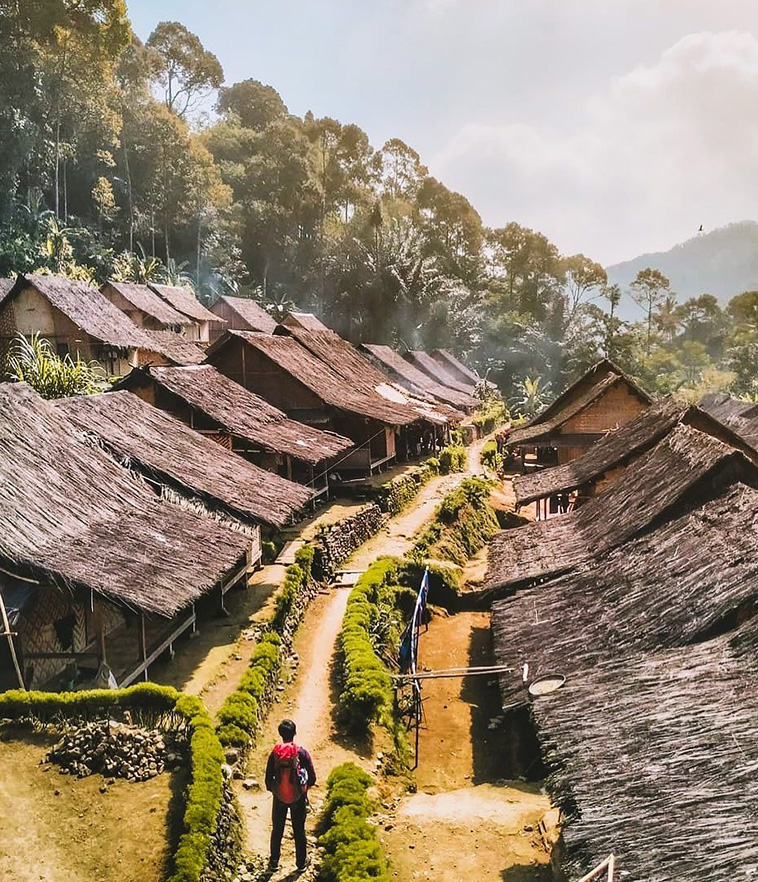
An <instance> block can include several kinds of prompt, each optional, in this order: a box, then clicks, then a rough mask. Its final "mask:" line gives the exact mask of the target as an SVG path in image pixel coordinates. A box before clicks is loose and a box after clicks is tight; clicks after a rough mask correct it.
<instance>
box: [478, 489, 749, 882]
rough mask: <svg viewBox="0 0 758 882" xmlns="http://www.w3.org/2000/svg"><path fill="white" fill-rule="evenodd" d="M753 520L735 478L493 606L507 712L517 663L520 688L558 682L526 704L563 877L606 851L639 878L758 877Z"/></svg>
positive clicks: (520, 695)
mask: <svg viewBox="0 0 758 882" xmlns="http://www.w3.org/2000/svg"><path fill="white" fill-rule="evenodd" d="M756 512H758V493H757V492H756V491H755V490H754V489H752V488H750V487H746V486H744V485H740V484H737V485H733V486H732V487H731V488H729V489H728V490H726V491H725V492H724V493H723V494H722V495H720V496H717V497H716V498H714V499H712V500H710V501H709V502H707V503H705V504H704V505H703V506H702V507H699V508H696V509H693V510H691V511H690V512H688V513H687V514H684V515H682V516H681V517H679V518H677V519H675V520H672V521H670V522H668V523H666V524H664V525H662V526H660V527H659V528H658V529H656V530H654V531H652V532H650V533H648V534H647V535H646V536H644V537H640V538H639V539H637V540H635V541H634V542H630V543H627V544H625V545H623V546H622V547H621V548H619V549H617V550H616V551H614V552H612V553H611V554H609V555H607V556H606V557H604V558H602V559H601V560H600V561H597V562H596V563H594V564H592V565H590V566H587V567H586V568H583V569H582V570H581V571H579V572H577V573H575V574H572V575H569V576H565V577H563V578H561V579H558V580H556V581H554V582H551V583H550V584H549V585H546V586H542V587H538V588H533V589H531V590H528V591H525V592H523V593H521V594H519V595H517V596H515V597H512V598H509V599H508V600H505V601H502V602H500V603H497V604H495V606H494V607H493V632H494V640H495V655H496V658H497V660H498V662H499V663H501V664H504V665H509V666H511V667H513V668H514V669H516V668H517V669H518V670H517V672H514V674H513V675H503V676H502V678H501V688H502V691H503V702H504V705H506V706H508V705H511V704H513V703H514V702H523V701H525V700H526V692H525V689H524V684H523V683H522V682H521V671H522V665H523V664H524V663H527V664H528V665H529V673H528V682H533V681H534V680H535V679H537V678H539V677H540V676H544V675H546V674H561V675H563V676H565V677H566V684H565V686H563V688H561V689H559V690H558V691H557V692H555V693H553V694H551V695H548V696H544V697H541V698H537V699H535V700H534V701H533V703H532V704H531V711H532V716H533V718H534V720H535V723H536V727H537V732H538V736H539V739H540V743H541V745H542V749H543V754H544V756H545V759H546V760H547V763H548V766H549V768H550V771H551V773H550V776H549V779H548V786H549V789H550V791H551V795H552V797H553V799H554V801H555V802H556V804H558V805H559V806H560V807H561V808H562V810H563V811H564V814H565V815H566V825H565V826H564V829H563V844H564V851H563V869H564V870H565V871H567V872H568V874H569V876H570V877H575V876H578V875H580V874H581V873H583V872H586V871H588V870H589V869H590V868H591V867H592V866H594V865H596V864H597V863H598V862H599V861H600V860H602V859H603V858H604V857H605V856H606V855H607V854H608V853H609V852H614V853H615V854H616V856H617V859H618V861H619V869H621V870H622V871H623V872H626V873H627V874H628V876H629V878H631V879H639V880H642V879H645V880H647V879H661V880H662V879H664V878H665V879H668V878H676V879H682V880H691V882H695V880H697V882H700V880H709V882H720V880H722V879H727V878H737V877H741V876H742V875H744V874H745V873H746V872H747V873H748V875H750V872H755V871H756V870H758V822H757V821H756V818H758V774H756V773H758V741H757V740H756V739H755V721H756V719H758V675H757V674H756V661H758V618H756V617H755V615H754V614H755V612H756V609H758V558H756V555H755V554H754V549H755V547H756V542H757V541H758V516H757V515H756ZM751 616H752V617H751ZM745 619H747V621H746V622H745V624H742V625H739V623H740V622H743V621H745ZM735 629H736V630H735ZM719 635H722V636H719Z"/></svg>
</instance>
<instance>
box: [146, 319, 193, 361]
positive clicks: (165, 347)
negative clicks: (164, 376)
mask: <svg viewBox="0 0 758 882" xmlns="http://www.w3.org/2000/svg"><path fill="white" fill-rule="evenodd" d="M142 331H143V333H144V334H146V335H147V336H148V338H149V339H150V341H151V352H157V353H159V354H160V355H164V356H165V357H166V358H167V359H168V360H169V361H170V362H172V363H173V364H177V365H185V364H200V363H201V362H203V361H205V350H204V349H202V347H200V346H198V345H197V344H196V343H193V342H192V341H191V340H188V339H187V338H186V337H182V336H181V334H175V333H174V332H173V331H148V330H146V329H145V328H143V329H142Z"/></svg>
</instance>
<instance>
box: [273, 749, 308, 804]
mask: <svg viewBox="0 0 758 882" xmlns="http://www.w3.org/2000/svg"><path fill="white" fill-rule="evenodd" d="M299 749H300V748H299V747H298V746H297V745H296V744H295V743H294V742H293V741H287V742H285V743H284V744H277V745H276V747H274V796H276V798H277V799H278V800H280V801H281V802H284V803H286V804H287V805H292V804H293V803H295V802H297V801H298V799H300V797H301V796H302V795H303V793H304V792H305V788H304V786H303V783H302V781H303V778H304V777H305V776H304V775H303V771H304V770H302V769H301V768H300V757H299V755H298V751H299Z"/></svg>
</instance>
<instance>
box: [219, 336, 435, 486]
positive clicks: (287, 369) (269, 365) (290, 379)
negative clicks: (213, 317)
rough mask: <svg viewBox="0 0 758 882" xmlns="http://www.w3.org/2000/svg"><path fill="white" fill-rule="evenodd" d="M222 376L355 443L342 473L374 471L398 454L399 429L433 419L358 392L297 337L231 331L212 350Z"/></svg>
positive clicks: (295, 416) (401, 402) (376, 395)
mask: <svg viewBox="0 0 758 882" xmlns="http://www.w3.org/2000/svg"><path fill="white" fill-rule="evenodd" d="M208 360H209V362H210V363H211V364H213V365H215V366H216V367H217V368H218V369H219V370H220V371H221V372H222V373H224V374H225V375H226V376H227V377H230V378H231V379H233V380H236V381H237V382H238V383H241V384H242V385H243V386H244V387H245V388H247V389H250V391H252V392H254V393H255V394H257V395H261V396H262V397H263V398H265V399H266V400H267V401H269V402H270V403H271V404H273V405H274V406H275V407H279V408H281V409H282V410H284V411H285V412H286V413H287V414H288V415H289V416H290V417H292V418H293V419H296V420H298V421H300V422H304V423H307V424H309V425H315V426H319V427H322V428H328V429H331V430H332V431H335V432H338V433H339V434H341V435H344V436H346V437H348V438H350V439H352V441H353V442H354V443H355V444H356V445H357V446H356V449H355V451H353V453H351V454H350V456H349V457H348V458H347V459H345V460H343V462H342V463H341V469H342V470H350V469H356V470H366V471H367V472H369V473H371V472H372V471H373V470H374V469H375V468H380V467H381V466H382V465H384V464H385V463H389V462H391V461H393V460H394V459H395V456H396V437H395V431H396V429H401V428H404V427H408V428H410V427H411V426H413V425H414V424H418V423H422V422H426V423H427V424H431V423H432V421H431V419H430V417H429V416H427V415H426V414H423V415H422V414H420V413H419V412H418V411H417V410H415V409H414V408H413V407H411V406H409V405H408V404H406V403H404V401H405V399H403V398H402V396H399V395H398V397H399V398H400V400H399V401H392V400H389V399H388V398H386V397H384V396H383V395H380V394H379V393H378V392H368V391H366V390H365V389H364V388H356V386H355V384H354V383H352V382H351V381H350V380H347V379H345V378H344V377H343V376H341V375H340V374H339V373H337V372H336V371H335V370H334V369H333V368H332V367H330V366H329V365H327V364H326V363H324V362H323V361H321V359H319V358H317V357H316V356H315V355H314V354H313V353H312V352H311V351H310V350H308V349H306V348H305V347H304V346H302V345H301V344H300V343H299V342H298V341H297V340H296V339H295V338H294V337H291V336H277V335H273V336H272V335H268V334H257V333H253V332H249V331H228V332H227V333H226V334H225V335H224V336H223V337H222V338H221V339H220V340H217V341H216V343H214V344H213V345H212V346H211V348H210V349H209V351H208Z"/></svg>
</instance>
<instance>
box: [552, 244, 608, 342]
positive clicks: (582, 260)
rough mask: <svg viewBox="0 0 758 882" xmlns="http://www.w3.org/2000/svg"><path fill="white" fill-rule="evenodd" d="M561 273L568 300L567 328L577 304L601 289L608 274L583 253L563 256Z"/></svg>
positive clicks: (574, 315)
mask: <svg viewBox="0 0 758 882" xmlns="http://www.w3.org/2000/svg"><path fill="white" fill-rule="evenodd" d="M563 273H564V277H565V280H566V282H565V284H566V295H567V300H568V309H567V312H566V326H565V327H566V329H568V328H569V326H570V325H571V323H572V322H573V321H574V318H575V317H576V313H577V310H578V309H579V306H580V305H581V304H582V303H583V302H584V301H585V300H586V299H587V297H588V296H589V295H590V294H591V293H592V292H593V291H595V292H597V291H601V290H602V289H603V287H604V286H605V285H607V283H608V275H607V273H606V271H605V270H604V269H603V267H602V266H600V264H599V263H595V261H594V260H590V259H589V257H585V256H584V255H583V254H575V255H573V257H566V258H564V260H563Z"/></svg>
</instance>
